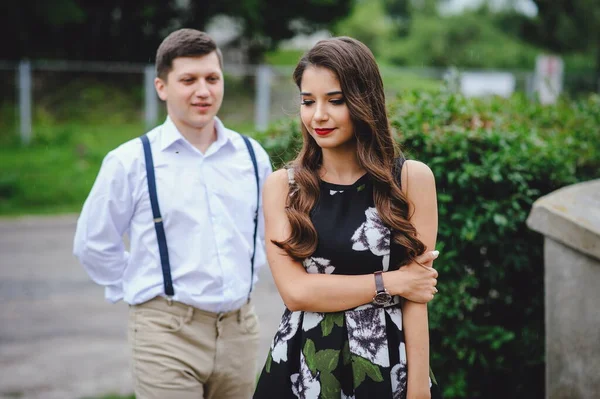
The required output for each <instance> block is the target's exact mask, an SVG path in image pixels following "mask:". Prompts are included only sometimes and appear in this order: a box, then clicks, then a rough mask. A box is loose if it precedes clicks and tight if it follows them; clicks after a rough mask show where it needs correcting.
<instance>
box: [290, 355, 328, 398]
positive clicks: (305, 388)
mask: <svg viewBox="0 0 600 399" xmlns="http://www.w3.org/2000/svg"><path fill="white" fill-rule="evenodd" d="M290 380H291V382H292V392H293V393H294V395H296V397H297V398H300V399H313V398H318V397H319V394H320V392H321V383H320V382H319V378H318V373H317V374H316V375H313V374H312V372H311V371H310V369H309V368H308V365H307V364H306V358H305V357H304V354H303V353H300V372H299V373H296V374H292V375H291V377H290Z"/></svg>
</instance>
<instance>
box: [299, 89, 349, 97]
mask: <svg viewBox="0 0 600 399" xmlns="http://www.w3.org/2000/svg"><path fill="white" fill-rule="evenodd" d="M325 94H326V95H328V96H335V95H338V94H344V93H342V92H341V90H336V91H330V92H329V93H325ZM300 95H301V96H312V93H308V92H306V91H303V92H301V93H300Z"/></svg>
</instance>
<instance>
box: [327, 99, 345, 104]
mask: <svg viewBox="0 0 600 399" xmlns="http://www.w3.org/2000/svg"><path fill="white" fill-rule="evenodd" d="M329 102H331V103H332V104H335V105H342V104H343V103H344V99H343V98H337V99H335V100H329Z"/></svg>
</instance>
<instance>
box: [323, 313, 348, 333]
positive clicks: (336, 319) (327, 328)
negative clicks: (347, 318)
mask: <svg viewBox="0 0 600 399" xmlns="http://www.w3.org/2000/svg"><path fill="white" fill-rule="evenodd" d="M334 324H335V325H337V326H338V327H342V326H343V325H344V313H343V312H337V313H325V316H324V318H323V321H322V322H321V330H322V332H323V336H324V337H326V336H328V335H329V334H331V331H332V330H333V325H334Z"/></svg>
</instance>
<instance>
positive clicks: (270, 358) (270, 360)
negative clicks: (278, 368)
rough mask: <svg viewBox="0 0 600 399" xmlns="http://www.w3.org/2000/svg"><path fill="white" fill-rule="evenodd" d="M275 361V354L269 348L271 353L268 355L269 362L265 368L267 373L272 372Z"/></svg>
mask: <svg viewBox="0 0 600 399" xmlns="http://www.w3.org/2000/svg"><path fill="white" fill-rule="evenodd" d="M272 362H273V355H272V351H271V350H269V355H268V356H267V364H266V365H265V370H267V373H270V372H271V363H272Z"/></svg>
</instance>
